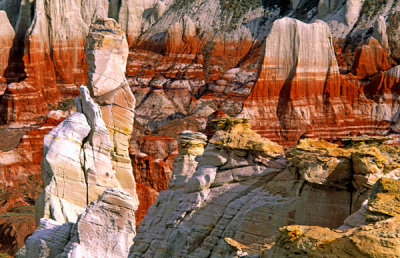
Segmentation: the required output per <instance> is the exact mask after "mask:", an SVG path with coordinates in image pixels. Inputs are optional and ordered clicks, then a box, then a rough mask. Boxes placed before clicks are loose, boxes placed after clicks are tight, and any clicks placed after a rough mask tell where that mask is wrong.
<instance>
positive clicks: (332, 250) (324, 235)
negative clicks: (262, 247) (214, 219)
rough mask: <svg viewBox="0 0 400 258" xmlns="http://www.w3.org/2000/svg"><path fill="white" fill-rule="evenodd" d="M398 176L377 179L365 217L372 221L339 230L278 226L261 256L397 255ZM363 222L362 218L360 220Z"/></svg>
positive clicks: (399, 226) (399, 227) (399, 218)
mask: <svg viewBox="0 0 400 258" xmlns="http://www.w3.org/2000/svg"><path fill="white" fill-rule="evenodd" d="M398 195H399V179H397V180H395V179H385V178H382V179H380V180H379V181H378V182H377V183H376V184H375V185H374V189H373V192H372V194H371V197H370V200H369V202H368V205H367V206H366V211H365V212H363V215H362V216H364V218H363V219H364V220H365V219H366V220H370V221H378V222H376V223H375V224H368V225H363V226H359V227H358V225H355V226H354V227H353V228H350V229H346V230H344V231H342V230H332V229H328V228H321V227H316V226H314V227H312V226H298V225H293V226H286V227H283V228H281V229H279V233H278V235H277V238H276V243H275V245H273V246H272V248H271V250H269V251H264V252H263V255H261V257H304V256H307V257H398V256H399V253H400V243H399V233H400V216H399V215H400V213H399V212H400V201H399V198H398ZM364 210H365V209H364ZM360 222H361V223H362V222H363V221H362V220H361V221H360Z"/></svg>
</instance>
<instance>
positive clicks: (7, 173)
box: [0, 113, 66, 212]
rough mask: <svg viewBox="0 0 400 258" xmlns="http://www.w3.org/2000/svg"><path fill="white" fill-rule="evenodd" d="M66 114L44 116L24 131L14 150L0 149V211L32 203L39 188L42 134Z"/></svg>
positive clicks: (40, 186) (47, 131)
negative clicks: (42, 120) (39, 122)
mask: <svg viewBox="0 0 400 258" xmlns="http://www.w3.org/2000/svg"><path fill="white" fill-rule="evenodd" d="M65 116H66V114H62V115H60V114H58V113H53V114H52V115H50V116H48V117H47V119H46V120H45V122H44V123H43V126H41V127H38V128H34V129H31V130H30V131H29V132H28V133H26V134H25V135H24V136H23V137H22V138H21V139H20V143H19V144H18V146H17V147H16V148H15V149H13V150H11V151H7V152H3V151H0V189H1V190H0V212H5V211H8V210H9V209H11V208H13V207H15V206H21V205H29V204H33V202H34V200H35V199H36V197H37V195H38V194H39V192H40V191H41V190H42V180H41V177H40V173H41V169H40V162H41V160H42V155H43V149H42V148H43V137H44V136H45V135H46V134H47V133H49V132H50V130H51V129H53V128H54V127H55V126H56V125H57V124H58V123H59V122H61V121H62V120H63V119H64V118H65Z"/></svg>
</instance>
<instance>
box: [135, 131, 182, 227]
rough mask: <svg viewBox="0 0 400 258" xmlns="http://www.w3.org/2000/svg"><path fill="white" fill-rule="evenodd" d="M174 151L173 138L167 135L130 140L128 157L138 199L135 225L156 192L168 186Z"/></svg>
mask: <svg viewBox="0 0 400 258" xmlns="http://www.w3.org/2000/svg"><path fill="white" fill-rule="evenodd" d="M177 151H178V144H177V142H176V140H175V139H173V138H170V137H166V136H143V137H139V138H137V139H136V140H131V149H130V157H131V160H132V166H133V174H134V176H135V180H136V184H137V193H138V197H139V202H140V203H139V208H138V211H137V212H136V224H137V225H139V224H140V221H141V220H142V219H143V218H144V216H145V215H146V211H147V209H148V208H149V207H150V206H151V205H153V204H154V202H155V201H156V200H157V196H158V192H160V191H162V190H165V189H167V188H168V182H169V179H170V177H171V173H172V168H173V167H172V166H173V161H174V158H175V157H176V156H177V155H178V152H177Z"/></svg>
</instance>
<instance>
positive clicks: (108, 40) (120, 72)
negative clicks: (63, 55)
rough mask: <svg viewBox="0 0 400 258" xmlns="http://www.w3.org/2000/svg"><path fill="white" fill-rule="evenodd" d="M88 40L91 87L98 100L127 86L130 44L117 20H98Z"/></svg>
mask: <svg viewBox="0 0 400 258" xmlns="http://www.w3.org/2000/svg"><path fill="white" fill-rule="evenodd" d="M86 40H87V42H86V47H85V53H86V62H87V72H88V88H89V90H90V92H91V93H92V94H93V96H94V97H98V96H101V95H103V94H106V93H108V92H110V91H113V90H115V89H116V88H118V87H119V86H120V85H121V84H123V83H124V81H125V67H126V62H127V58H128V42H127V41H126V36H125V33H124V32H123V31H121V29H120V27H119V25H118V23H117V22H116V21H115V20H113V19H100V20H97V21H96V23H94V24H92V25H91V27H90V30H89V35H88V36H87V39H86Z"/></svg>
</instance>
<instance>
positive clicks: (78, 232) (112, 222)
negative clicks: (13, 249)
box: [17, 189, 136, 258]
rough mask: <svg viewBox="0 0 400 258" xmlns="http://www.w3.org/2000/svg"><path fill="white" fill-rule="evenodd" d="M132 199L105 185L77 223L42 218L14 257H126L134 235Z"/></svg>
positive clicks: (134, 207)
mask: <svg viewBox="0 0 400 258" xmlns="http://www.w3.org/2000/svg"><path fill="white" fill-rule="evenodd" d="M135 210H136V206H135V203H134V200H133V199H132V198H131V197H130V196H129V194H127V193H125V192H123V191H120V190H116V189H107V190H105V191H104V193H103V194H101V195H100V196H99V198H98V200H97V201H93V202H92V203H91V204H90V205H89V206H88V207H87V208H86V210H85V211H84V212H83V213H82V214H81V215H79V218H78V220H77V221H76V223H72V222H68V223H64V224H60V223H58V222H56V221H54V220H52V219H47V218H42V219H41V220H40V226H39V227H38V229H37V230H36V231H35V232H34V233H33V235H32V236H30V237H29V238H28V239H27V241H26V246H24V247H23V248H21V249H20V251H19V252H18V254H17V257H21V258H22V257H27V258H30V257H32V258H33V257H43V258H44V257H71V258H79V257H111V256H116V257H126V256H127V255H128V251H129V247H130V246H131V245H132V238H133V236H134V235H135V214H134V212H135Z"/></svg>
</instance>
